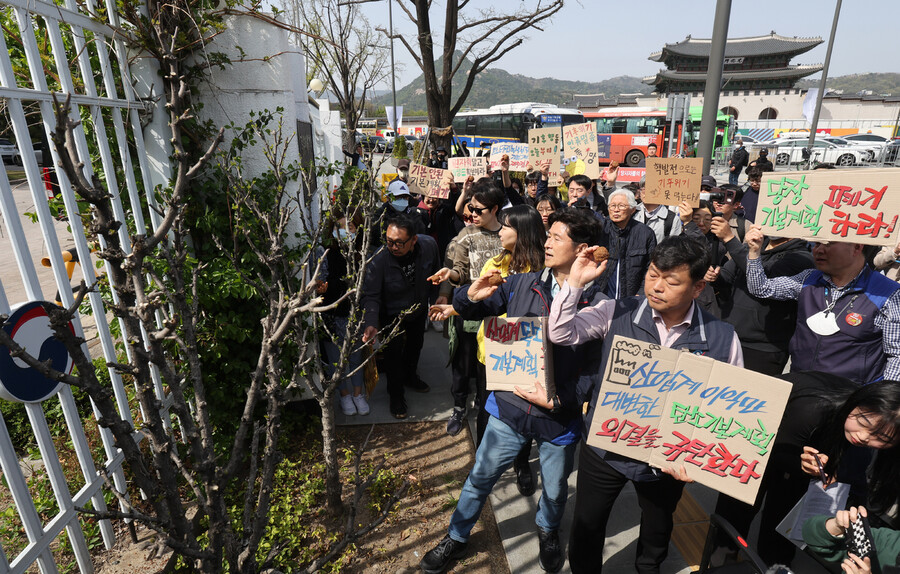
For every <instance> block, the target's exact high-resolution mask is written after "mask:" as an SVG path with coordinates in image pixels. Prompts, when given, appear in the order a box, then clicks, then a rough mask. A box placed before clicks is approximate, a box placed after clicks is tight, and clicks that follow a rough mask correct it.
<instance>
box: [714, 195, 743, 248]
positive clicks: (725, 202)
mask: <svg viewBox="0 0 900 574" xmlns="http://www.w3.org/2000/svg"><path fill="white" fill-rule="evenodd" d="M720 189H721V190H722V191H723V192H724V194H725V197H724V198H723V199H721V200H719V199H718V198H716V199H714V200H713V202H712V206H713V207H714V208H715V210H716V212H717V213H721V214H722V216H721V217H722V218H723V219H725V221H727V222H728V225H729V226H730V227H731V229H732V231H733V232H734V234H735V235H736V236H737V238H738V241H740V242H743V241H744V237H745V236H746V235H747V231H748V230H749V229H750V225H752V223H751V222H749V221H747V219H746V218H745V217H744V216H743V215H739V214H737V213H735V212H736V211H739V210H740V209H741V198H743V197H744V190H743V189H741V188H740V187H738V186H736V185H730V184H729V185H723V186H722V187H721V188H720Z"/></svg>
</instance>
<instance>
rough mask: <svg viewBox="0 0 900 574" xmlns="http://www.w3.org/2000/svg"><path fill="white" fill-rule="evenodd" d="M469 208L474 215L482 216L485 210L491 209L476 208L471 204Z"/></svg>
mask: <svg viewBox="0 0 900 574" xmlns="http://www.w3.org/2000/svg"><path fill="white" fill-rule="evenodd" d="M467 207H468V208H469V211H471V212H472V213H474V214H475V215H481V212H482V211H485V210H487V209H490V208H488V207H475V206H474V205H472V204H471V203H470V204H469V205H468V206H467Z"/></svg>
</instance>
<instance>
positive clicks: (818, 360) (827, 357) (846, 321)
mask: <svg viewBox="0 0 900 574" xmlns="http://www.w3.org/2000/svg"><path fill="white" fill-rule="evenodd" d="M829 289H830V287H829V285H828V283H827V282H826V281H825V278H824V277H823V276H822V272H821V271H818V270H816V271H813V272H812V273H810V274H809V276H808V277H807V278H806V280H805V281H804V282H803V288H802V289H801V291H800V296H799V297H798V298H797V330H796V331H795V332H794V336H793V338H792V339H791V344H790V352H791V371H792V372H793V371H822V372H825V373H831V374H834V375H840V376H842V377H846V378H848V379H850V380H851V381H854V382H855V383H856V384H859V385H866V384H868V383H871V382H874V381H878V380H881V379H882V378H883V377H884V366H885V363H886V362H887V358H886V357H885V355H884V346H883V342H882V332H881V329H880V328H878V327H877V326H876V325H875V317H877V316H878V314H879V313H880V312H881V309H882V307H884V304H885V303H886V302H887V300H888V298H890V296H891V295H893V294H894V292H895V291H897V289H900V284H898V283H897V282H896V281H892V280H891V279H888V278H887V277H885V276H884V275H881V274H880V273H875V272H874V271H872V269H870V268H869V267H868V266H867V267H865V268H864V269H863V271H862V273H860V275H859V277H858V278H857V279H856V281H855V284H854V285H853V287H851V288H850V289H849V290H847V292H846V293H844V294H843V295H842V296H841V298H840V299H838V300H837V302H835V304H834V307H833V309H832V311H833V312H834V313H835V315H836V317H835V320H836V321H837V326H838V329H839V330H838V332H837V333H835V334H833V335H828V336H822V335H818V334H816V333H814V332H813V331H812V329H810V328H809V326H807V324H806V319H807V318H808V317H810V316H812V315H815V314H816V313H818V312H819V311H822V310H824V309H825V307H826V306H827V303H826V301H825V292H826V290H829Z"/></svg>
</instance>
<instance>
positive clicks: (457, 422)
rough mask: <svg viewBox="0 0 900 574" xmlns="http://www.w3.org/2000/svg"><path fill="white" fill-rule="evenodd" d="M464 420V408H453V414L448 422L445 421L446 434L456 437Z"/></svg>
mask: <svg viewBox="0 0 900 574" xmlns="http://www.w3.org/2000/svg"><path fill="white" fill-rule="evenodd" d="M465 420H466V407H453V414H451V415H450V420H449V421H447V434H448V435H450V436H456V435H458V434H459V431H461V430H462V428H463V424H464V423H465Z"/></svg>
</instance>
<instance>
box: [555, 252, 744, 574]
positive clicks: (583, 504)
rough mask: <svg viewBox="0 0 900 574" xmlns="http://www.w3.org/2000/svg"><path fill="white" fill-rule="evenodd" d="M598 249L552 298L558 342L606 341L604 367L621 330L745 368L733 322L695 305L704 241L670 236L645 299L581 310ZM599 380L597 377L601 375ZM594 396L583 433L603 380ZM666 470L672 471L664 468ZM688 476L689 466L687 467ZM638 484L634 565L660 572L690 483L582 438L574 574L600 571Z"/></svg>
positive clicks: (656, 257) (597, 269)
mask: <svg viewBox="0 0 900 574" xmlns="http://www.w3.org/2000/svg"><path fill="white" fill-rule="evenodd" d="M592 252H593V250H586V253H584V254H581V255H579V257H578V259H577V260H576V261H575V263H574V264H572V268H571V271H570V273H569V277H568V279H567V280H566V285H565V286H564V287H563V289H562V291H561V292H560V294H559V295H558V296H557V297H556V298H554V299H553V305H552V306H551V310H550V319H549V324H548V337H549V338H550V341H551V342H553V343H554V344H558V345H579V344H584V343H585V342H587V341H590V340H593V339H602V340H603V352H602V362H601V365H600V370H599V371H598V372H599V373H603V372H604V371H605V369H606V362H607V361H608V359H609V354H610V349H611V347H612V340H613V337H615V336H616V335H622V336H625V337H630V338H632V339H637V340H639V341H646V342H648V343H656V344H658V345H662V346H664V347H670V348H673V349H685V350H688V351H690V352H692V353H695V354H701V355H706V356H709V357H711V358H713V359H716V360H719V361H725V362H728V363H731V364H732V365H736V366H739V367H742V366H743V357H742V355H741V346H740V341H739V340H738V338H737V335H735V333H734V329H733V328H732V327H731V325H729V324H727V323H725V322H723V321H720V320H718V319H716V318H715V317H713V316H712V315H710V314H709V313H707V312H706V311H703V310H702V309H701V308H700V307H699V306H698V305H695V304H694V299H696V298H697V297H698V296H699V295H700V293H701V292H702V291H703V289H704V288H705V287H706V281H704V279H703V277H704V275H705V274H706V271H707V270H708V269H709V254H708V252H707V250H706V247H705V245H704V244H702V243H700V242H698V241H697V240H695V239H691V238H690V237H687V236H684V235H682V236H677V237H669V238H666V239H664V240H663V241H662V242H661V243H660V244H659V245H658V246H657V247H656V249H655V250H654V251H653V254H652V255H651V258H650V266H649V269H648V270H647V273H646V275H645V277H644V295H645V297H640V296H637V295H636V296H633V297H627V298H624V299H617V300H606V301H600V302H599V303H597V304H596V305H593V306H591V307H585V308H582V309H579V308H578V302H579V301H581V299H582V290H583V288H584V286H585V285H587V284H588V283H589V282H590V281H593V280H595V279H596V278H597V277H599V276H600V274H601V273H602V272H603V269H604V267H605V265H603V264H601V265H599V266H598V265H597V264H596V263H595V262H594V259H593V257H592ZM595 380H596V377H595ZM579 390H580V391H583V395H582V397H581V398H582V399H583V400H585V401H590V406H589V408H588V411H587V414H586V415H585V418H584V420H585V424H586V426H587V430H586V432H585V433H584V436H589V435H588V433H590V432H591V428H590V425H591V420H592V419H593V416H594V408H595V407H596V405H597V399H598V397H599V395H600V390H601V389H600V385H599V384H594V385H592V386H589V387H587V388H584V389H582V388H581V387H579ZM666 472H667V473H668V472H669V471H666ZM681 476H682V477H684V475H683V469H682V475H681ZM629 481H630V482H632V483H633V485H634V489H635V491H636V493H637V499H638V504H639V505H640V507H641V530H640V535H639V537H638V547H637V557H636V559H635V569H636V571H637V572H639V573H640V574H658V572H659V567H660V564H662V562H663V561H664V560H665V558H666V555H667V554H668V552H669V538H670V537H671V535H672V526H673V520H672V515H673V513H674V512H675V507H676V506H677V505H678V501H679V500H680V499H681V492H682V490H683V488H684V483H683V482H680V481H679V480H676V479H675V478H673V477H672V476H668V475H667V474H665V473H663V472H662V471H660V470H659V469H655V468H651V467H650V466H649V465H647V464H646V463H643V462H638V461H635V460H631V459H629V458H626V457H623V456H620V455H617V454H614V453H610V452H606V451H604V450H601V449H598V448H595V447H591V446H588V445H587V443H585V442H582V444H581V455H580V457H579V459H578V482H577V484H576V486H575V496H576V498H575V516H574V519H573V522H572V532H571V535H570V538H569V566H570V567H571V569H572V572H573V573H575V574H579V573H582V572H591V573H599V572H600V571H601V565H600V564H599V563H600V562H601V557H602V556H603V544H604V542H605V541H606V524H607V522H608V521H609V515H610V511H611V510H612V507H613V504H614V503H615V501H616V498H617V497H618V496H619V493H620V492H621V491H622V488H623V487H624V486H625V484H626V483H627V482H629Z"/></svg>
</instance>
